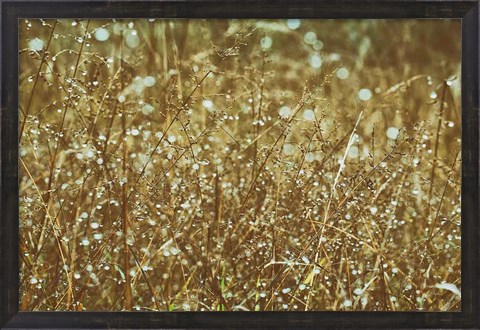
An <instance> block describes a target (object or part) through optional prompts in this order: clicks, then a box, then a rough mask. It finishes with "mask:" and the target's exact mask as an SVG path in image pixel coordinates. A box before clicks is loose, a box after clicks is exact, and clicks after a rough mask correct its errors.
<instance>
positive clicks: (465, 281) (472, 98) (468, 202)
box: [462, 3, 480, 329]
mask: <svg viewBox="0 0 480 330" xmlns="http://www.w3.org/2000/svg"><path fill="white" fill-rule="evenodd" d="M479 20H480V4H479V3H477V4H476V5H475V7H473V8H472V9H471V10H470V11H469V12H468V13H467V14H466V15H465V16H464V17H463V18H462V312H463V313H465V315H466V318H468V319H470V321H471V322H472V325H473V326H474V327H475V328H477V329H479V328H480V314H479V313H478V308H479V302H480V299H479V297H478V295H479V291H480V289H479V284H478V274H480V264H479V260H480V245H479V242H480V226H479V219H480V209H479V206H478V205H479V191H480V182H479V164H480V159H479V139H480V136H479V125H480V122H479V113H480V104H479V95H480V85H479V77H480V65H479V61H480V32H479V29H480V23H479ZM464 145H465V146H466V147H463V146H464ZM467 163H470V164H477V167H476V168H471V167H470V168H468V167H466V166H463V164H467ZM472 191H473V192H475V193H474V194H471V192H472ZM464 208H465V209H466V210H468V212H465V213H464V211H463V209H464ZM465 227H468V229H469V230H468V231H466V230H464V228H465ZM465 238H466V239H465ZM465 251H476V253H470V254H466V253H465ZM465 285H467V286H468V287H469V288H471V290H466V289H465Z"/></svg>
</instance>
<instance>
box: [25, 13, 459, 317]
mask: <svg viewBox="0 0 480 330" xmlns="http://www.w3.org/2000/svg"><path fill="white" fill-rule="evenodd" d="M439 33H441V34H442V36H443V37H442V40H441V42H440V41H439V39H438V38H437V37H436V36H437V35H438V34H439ZM459 37H460V24H459V22H458V21H455V20H453V21H443V20H435V21H428V20H423V21H417V20H395V21H383V20H360V21H353V20H343V21H342V20H301V21H300V20H288V21H287V20H258V21H257V20H141V19H138V20H133V21H129V20H95V19H92V20H67V19H65V20H58V21H56V20H24V21H21V22H20V40H19V42H20V48H21V49H20V53H19V58H20V82H19V83H20V95H19V98H20V109H19V111H20V122H19V131H20V160H19V171H20V225H21V228H20V229H21V231H20V232H21V233H20V247H21V251H20V256H21V261H22V263H21V274H20V275H21V287H20V291H21V301H20V303H21V309H22V310H77V311H81V310H101V311H110V310H170V311H188V310H199V311H230V310H233V311H242V310H250V311H263V310H285V311H286V310H299V311H300V310H302V311H303V310H389V311H420V310H422V311H446V310H460V301H461V299H460V294H459V291H458V290H459V288H460V287H461V283H460V279H461V276H460V268H461V264H460V260H461V251H460V241H461V232H460V168H461V166H460V165H461V159H460V147H461V143H460V142H461V141H460V129H461V122H460V103H459V92H460V84H459V76H458V74H459V70H460V44H459Z"/></svg>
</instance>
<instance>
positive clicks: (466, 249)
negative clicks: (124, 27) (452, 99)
mask: <svg viewBox="0 0 480 330" xmlns="http://www.w3.org/2000/svg"><path fill="white" fill-rule="evenodd" d="M108 17H112V18H113V17H117V18H154V17H166V18H167V17H168V18H184V17H188V18H267V17H268V18H418V19H421V18H461V20H462V195H461V197H462V215H461V216H462V219H461V226H462V268H461V271H462V302H461V312H19V303H18V301H19V299H18V298H19V292H18V287H19V272H18V269H19V256H18V245H19V244H18V234H19V218H18V217H19V199H18V166H17V163H18V133H17V132H18V111H17V109H18V70H17V67H18V56H17V55H18V20H19V19H20V18H108ZM479 18H480V1H478V0H468V1H455V0H451V1H443V0H422V1H413V0H390V1H385V0H383V1H372V0H337V1H332V0H296V1H286V0H230V1H226V0H223V1H221V0H168V1H65V0H63V1H52V2H46V1H25V0H24V1H2V2H1V48H2V52H1V126H0V132H1V135H0V145H1V149H0V158H1V163H0V167H1V177H0V194H1V198H0V211H1V212H0V214H1V216H0V326H1V327H4V328H48V329H52V328H275V329H279V328H292V329H299V328H325V329H334V328H355V329H356V328H462V329H471V328H473V329H479V328H480V313H478V312H479V311H480V304H479V301H480V292H479V283H480V282H479V276H478V275H479V273H480V267H479V266H480V264H479V255H480V246H479V237H480V227H479V223H478V221H479V207H478V204H479V188H480V187H479V167H478V164H479V111H480V109H479V94H480V89H479V75H480V71H479V61H480V57H479V49H480V48H479V42H480V39H479Z"/></svg>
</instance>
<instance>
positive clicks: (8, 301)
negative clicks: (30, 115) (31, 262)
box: [0, 1, 19, 327]
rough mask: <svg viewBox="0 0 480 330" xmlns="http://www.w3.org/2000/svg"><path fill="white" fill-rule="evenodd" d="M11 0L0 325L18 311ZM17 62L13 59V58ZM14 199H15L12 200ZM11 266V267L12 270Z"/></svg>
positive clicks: (2, 153) (4, 12)
mask: <svg viewBox="0 0 480 330" xmlns="http://www.w3.org/2000/svg"><path fill="white" fill-rule="evenodd" d="M13 7H14V6H12V3H6V2H3V1H2V3H1V38H2V40H1V50H2V51H1V55H0V56H1V91H0V93H1V94H0V100H1V108H0V109H1V112H0V123H1V124H0V146H1V148H0V172H1V174H0V193H1V198H0V214H1V217H0V228H1V230H0V281H1V283H2V290H1V292H0V327H3V326H4V325H5V324H6V323H7V322H8V321H9V320H10V319H12V318H13V317H14V316H15V315H16V314H18V309H19V306H18V301H19V299H18V297H19V293H18V286H19V274H18V269H19V267H18V266H19V263H18V262H19V260H18V259H19V258H18V232H19V228H18V210H17V209H16V208H15V207H11V206H12V205H17V203H18V182H17V181H16V180H12V179H14V178H17V177H18V167H17V163H18V145H17V144H16V143H15V145H14V148H12V140H13V141H15V142H16V141H17V139H18V138H17V128H16V127H17V125H16V122H15V118H17V116H15V115H13V113H14V112H15V111H13V110H14V109H17V108H18V107H17V94H18V86H17V84H13V85H12V84H9V83H8V82H11V81H16V79H17V75H18V72H17V70H16V66H12V65H9V63H8V62H9V61H8V57H9V56H11V55H7V52H8V50H9V49H18V40H17V39H18V38H15V37H12V36H13V35H14V34H15V32H16V31H17V30H18V29H17V23H16V22H17V19H16V17H15V15H14V14H13ZM14 62H15V63H17V61H16V60H14ZM15 200H17V202H16V203H15ZM13 270H15V271H13Z"/></svg>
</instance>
